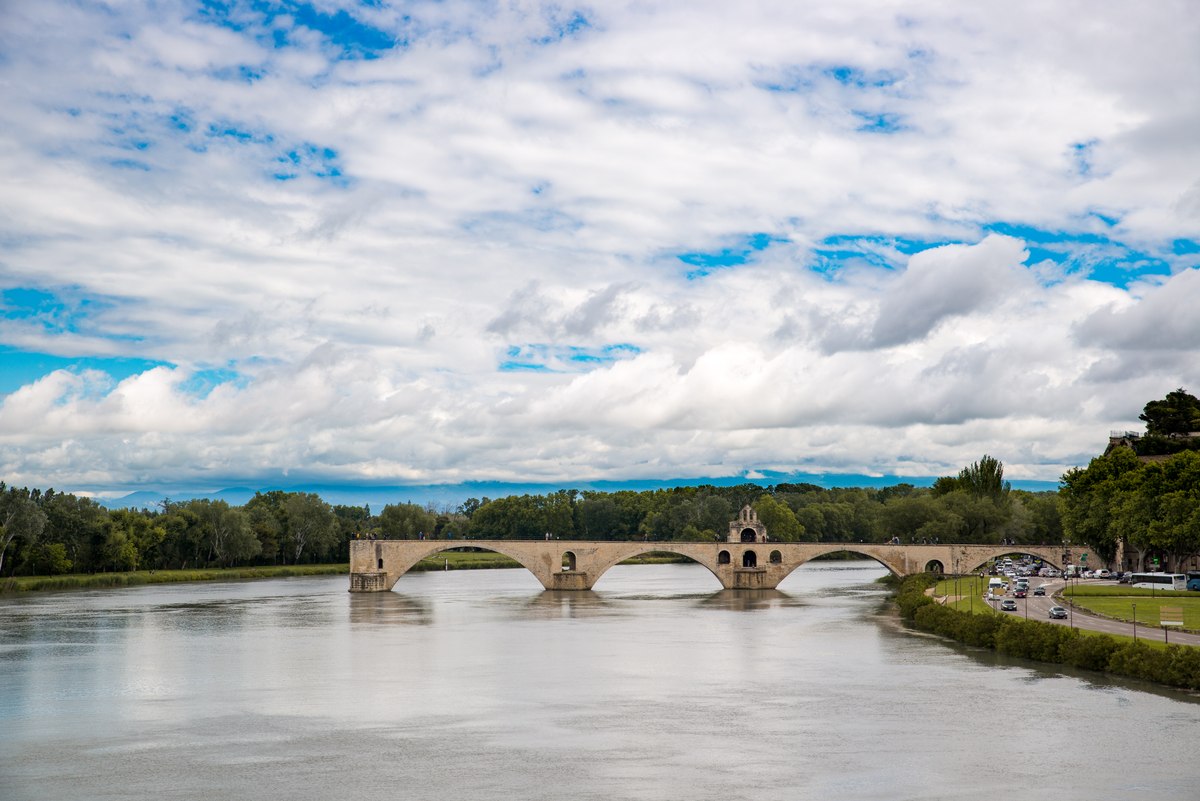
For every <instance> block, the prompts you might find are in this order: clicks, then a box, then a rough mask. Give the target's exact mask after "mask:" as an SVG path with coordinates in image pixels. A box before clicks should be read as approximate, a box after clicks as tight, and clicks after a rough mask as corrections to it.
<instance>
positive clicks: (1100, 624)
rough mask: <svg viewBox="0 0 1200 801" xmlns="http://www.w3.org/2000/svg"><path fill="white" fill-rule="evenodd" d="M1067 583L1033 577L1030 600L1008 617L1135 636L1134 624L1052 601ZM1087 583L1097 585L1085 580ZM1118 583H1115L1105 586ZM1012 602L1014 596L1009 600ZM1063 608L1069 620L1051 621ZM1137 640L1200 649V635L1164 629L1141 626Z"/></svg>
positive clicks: (997, 602)
mask: <svg viewBox="0 0 1200 801" xmlns="http://www.w3.org/2000/svg"><path fill="white" fill-rule="evenodd" d="M1065 583H1066V582H1065V581H1064V580H1063V579H1039V578H1038V577H1037V576H1032V577H1030V580H1029V588H1030V589H1029V592H1030V594H1029V596H1028V597H1027V598H1017V599H1016V602H1017V611H1015V612H1005V613H1004V614H1006V615H1018V616H1021V617H1027V618H1029V619H1030V620H1040V621H1042V622H1043V623H1053V624H1055V625H1058V626H1072V627H1074V628H1077V629H1088V630H1090V631H1101V632H1104V633H1105V634H1120V635H1122V636H1125V637H1132V636H1134V626H1133V624H1132V623H1123V622H1121V621H1119V620H1109V619H1108V618H1104V617H1096V616H1095V615H1093V614H1090V613H1088V612H1086V611H1084V610H1083V609H1081V608H1079V607H1072V606H1071V605H1070V604H1067V603H1066V602H1064V601H1062V600H1059V599H1055V598H1052V597H1051V596H1052V595H1054V593H1056V592H1058V591H1059V590H1061V589H1062V588H1063V586H1064V584H1065ZM1084 583H1088V584H1090V583H1093V582H1092V581H1087V580H1085V582H1084ZM1105 583H1110V584H1111V583H1114V582H1105ZM1041 585H1045V587H1046V595H1045V596H1044V597H1043V596H1037V595H1034V594H1033V589H1034V588H1035V587H1038V586H1041ZM1004 597H1006V596H1001V597H998V598H997V599H996V600H994V601H988V603H989V604H990V605H991V606H992V608H994V609H999V608H1000V601H1001V600H1003V599H1004ZM1007 597H1009V598H1011V597H1012V596H1011V595H1009V596H1007ZM1052 606H1062V607H1065V608H1066V609H1067V612H1068V613H1069V614H1068V617H1067V619H1066V620H1051V619H1050V607H1052ZM1137 638H1138V639H1139V640H1151V641H1154V642H1163V640H1164V638H1166V640H1167V641H1168V642H1171V643H1179V644H1181V645H1183V644H1186V645H1200V634H1187V633H1185V632H1181V631H1171V632H1164V631H1163V630H1162V629H1161V628H1158V627H1152V626H1142V625H1139V626H1137Z"/></svg>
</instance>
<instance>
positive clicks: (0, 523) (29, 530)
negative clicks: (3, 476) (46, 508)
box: [0, 481, 46, 574]
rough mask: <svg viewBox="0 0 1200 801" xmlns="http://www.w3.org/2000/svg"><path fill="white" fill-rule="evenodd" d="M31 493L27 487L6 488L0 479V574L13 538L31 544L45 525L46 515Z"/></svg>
mask: <svg viewBox="0 0 1200 801" xmlns="http://www.w3.org/2000/svg"><path fill="white" fill-rule="evenodd" d="M31 495H32V494H31V493H30V491H29V490H28V489H17V488H16V487H8V488H6V487H5V485H4V482H2V481H0V574H2V573H3V570H4V556H5V553H6V552H7V551H8V546H9V545H10V544H11V543H12V542H13V540H15V539H17V538H18V537H20V538H21V539H22V540H24V542H25V544H26V545H32V544H33V543H35V542H36V541H37V539H38V537H39V536H41V533H42V530H43V529H44V528H45V526H46V515H45V513H44V512H42V510H41V509H39V508H38V505H37V503H36V502H35V501H34V499H33V497H31Z"/></svg>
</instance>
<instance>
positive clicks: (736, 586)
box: [350, 540, 1069, 592]
mask: <svg viewBox="0 0 1200 801" xmlns="http://www.w3.org/2000/svg"><path fill="white" fill-rule="evenodd" d="M460 548H475V549H480V550H485V551H494V552H496V553H499V554H504V555H505V556H507V557H509V558H511V559H514V560H516V561H517V562H519V563H520V564H521V565H522V566H523V567H525V569H526V570H528V571H529V572H530V573H532V574H533V575H534V576H535V577H536V578H537V580H538V581H540V582H541V584H542V586H543V587H545V588H546V589H548V590H590V589H591V588H592V587H593V586H594V585H595V583H596V582H597V581H599V580H600V577H601V576H603V575H604V573H605V571H607V570H608V569H609V568H610V567H612V566H613V565H615V564H619V563H620V562H623V561H625V560H626V559H631V558H633V557H635V556H640V555H642V554H645V553H650V552H655V553H671V554H678V555H679V556H683V557H686V558H687V559H690V560H692V561H693V562H698V563H700V564H702V565H704V566H705V567H706V568H708V569H709V571H710V572H712V574H713V575H714V576H716V577H717V581H719V582H721V586H722V587H724V588H725V589H730V590H751V589H753V590H760V589H774V588H775V587H777V586H779V582H781V581H783V580H784V579H785V578H787V577H788V575H790V574H791V572H792V571H793V570H795V569H796V568H798V567H800V565H802V564H804V563H805V562H808V561H810V560H812V559H815V558H816V557H818V556H823V555H824V554H828V553H838V552H849V553H852V554H858V555H861V556H864V557H867V558H869V559H874V560H875V561H877V562H879V563H880V564H881V565H883V566H884V567H886V568H887V569H888V570H890V571H891V572H892V573H894V574H895V575H897V576H907V575H911V574H913V573H923V572H941V573H974V572H977V571H978V570H979V569H980V568H981V567H982V566H983V565H984V564H986V563H987V561H988V560H990V559H994V558H996V557H997V556H1004V555H1005V554H1015V553H1021V554H1029V555H1031V556H1036V557H1038V558H1039V559H1041V560H1042V561H1044V562H1046V563H1048V564H1050V565H1052V566H1054V567H1057V568H1059V569H1061V568H1062V567H1063V565H1064V564H1065V563H1066V562H1067V561H1068V560H1069V555H1068V553H1067V552H1065V551H1064V549H1063V547H1062V546H1059V545H894V544H884V543H876V544H867V543H861V542H860V543H850V542H640V541H627V542H607V541H605V542H596V541H581V540H545V541H543V540H533V541H529V540H469V541H462V540H458V541H456V540H354V541H352V542H351V543H350V592H386V591H388V590H390V589H392V587H393V586H395V584H396V581H397V580H398V579H399V578H400V577H401V576H403V575H404V574H405V573H407V572H408V571H409V570H411V569H412V568H413V566H414V565H416V564H417V562H419V561H421V560H422V559H424V558H426V557H429V556H434V555H435V554H438V553H441V552H442V551H449V550H455V549H460Z"/></svg>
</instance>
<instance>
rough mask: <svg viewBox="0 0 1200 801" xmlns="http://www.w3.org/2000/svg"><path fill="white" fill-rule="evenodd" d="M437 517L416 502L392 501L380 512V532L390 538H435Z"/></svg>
mask: <svg viewBox="0 0 1200 801" xmlns="http://www.w3.org/2000/svg"><path fill="white" fill-rule="evenodd" d="M436 527H437V518H436V517H435V516H434V515H433V514H432V513H431V512H430V511H429V510H427V509H425V508H424V507H421V506H417V505H416V504H415V503H390V504H388V505H387V506H385V507H383V511H381V512H380V513H379V533H380V534H381V535H382V536H383V537H384V538H386V539H389V540H415V539H419V538H420V537H421V535H425V536H426V537H428V538H430V539H433V533H434V529H435V528H436Z"/></svg>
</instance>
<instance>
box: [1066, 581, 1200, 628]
mask: <svg viewBox="0 0 1200 801" xmlns="http://www.w3.org/2000/svg"><path fill="white" fill-rule="evenodd" d="M1062 595H1063V597H1064V598H1067V599H1069V600H1070V602H1071V603H1073V604H1075V605H1076V606H1078V607H1082V608H1083V609H1087V610H1088V611H1090V612H1095V613H1096V614H1098V615H1103V616H1104V617H1109V618H1112V619H1113V620H1123V621H1125V622H1126V623H1131V622H1133V621H1134V619H1135V615H1136V620H1137V622H1138V623H1139V624H1141V623H1144V624H1146V625H1147V626H1158V625H1160V624H1161V621H1162V608H1163V607H1164V606H1167V607H1175V608H1178V609H1180V610H1181V611H1182V612H1183V628H1184V629H1185V630H1187V631H1200V595H1198V594H1197V593H1194V592H1163V591H1162V590H1144V589H1140V588H1139V589H1134V588H1132V587H1125V586H1122V585H1120V584H1116V585H1113V584H1099V585H1089V584H1084V585H1080V586H1076V587H1067V588H1066V589H1064V590H1063V592H1062Z"/></svg>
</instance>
